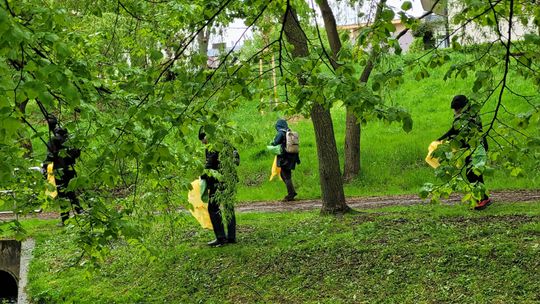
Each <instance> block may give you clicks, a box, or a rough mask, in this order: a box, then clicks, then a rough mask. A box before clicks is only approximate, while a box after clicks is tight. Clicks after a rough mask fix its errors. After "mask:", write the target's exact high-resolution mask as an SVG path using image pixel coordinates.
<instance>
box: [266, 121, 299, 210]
mask: <svg viewBox="0 0 540 304" xmlns="http://www.w3.org/2000/svg"><path fill="white" fill-rule="evenodd" d="M289 130H290V129H289V125H288V124H287V121H286V120H284V119H278V121H277V122H276V131H277V134H276V136H275V137H274V141H273V142H272V145H273V146H277V145H281V154H280V155H278V156H277V166H278V167H280V168H281V173H280V176H281V179H282V180H283V182H284V183H285V186H286V187H287V195H286V196H285V197H284V198H283V201H284V202H290V201H294V198H295V197H296V195H297V193H296V191H295V190H294V184H293V181H292V170H294V169H295V168H296V164H300V156H299V155H298V153H288V152H287V151H285V147H286V146H287V136H286V135H287V131H289Z"/></svg>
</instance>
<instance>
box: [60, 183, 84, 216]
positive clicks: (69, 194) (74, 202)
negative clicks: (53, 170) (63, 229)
mask: <svg viewBox="0 0 540 304" xmlns="http://www.w3.org/2000/svg"><path fill="white" fill-rule="evenodd" d="M68 184H69V180H67V181H62V180H60V181H58V183H57V188H56V189H57V191H58V197H59V198H63V199H66V200H68V201H69V203H70V204H71V208H72V209H73V210H75V212H76V213H77V214H81V213H82V212H83V208H82V207H81V204H80V203H79V199H78V198H77V195H76V194H75V192H73V191H65V189H66V188H67V186H68ZM60 207H61V208H62V212H61V213H60V218H61V219H62V223H64V222H65V221H67V220H68V219H69V210H65V209H64V208H63V206H60Z"/></svg>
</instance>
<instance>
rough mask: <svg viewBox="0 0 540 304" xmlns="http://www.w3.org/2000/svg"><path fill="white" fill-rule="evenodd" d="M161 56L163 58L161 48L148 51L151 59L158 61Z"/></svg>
mask: <svg viewBox="0 0 540 304" xmlns="http://www.w3.org/2000/svg"><path fill="white" fill-rule="evenodd" d="M161 58H163V53H162V52H161V50H152V52H151V53H150V59H152V60H153V61H159V60H160V59H161Z"/></svg>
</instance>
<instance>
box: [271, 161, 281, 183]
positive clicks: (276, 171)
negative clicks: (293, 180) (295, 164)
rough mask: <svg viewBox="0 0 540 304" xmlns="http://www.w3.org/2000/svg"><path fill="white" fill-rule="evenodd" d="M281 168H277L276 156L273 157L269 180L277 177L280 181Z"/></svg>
mask: <svg viewBox="0 0 540 304" xmlns="http://www.w3.org/2000/svg"><path fill="white" fill-rule="evenodd" d="M280 173H281V168H280V167H278V166H277V155H276V156H275V157H274V163H273V164H272V174H270V180H273V179H274V176H276V175H277V177H278V178H279V179H280V180H281V175H280Z"/></svg>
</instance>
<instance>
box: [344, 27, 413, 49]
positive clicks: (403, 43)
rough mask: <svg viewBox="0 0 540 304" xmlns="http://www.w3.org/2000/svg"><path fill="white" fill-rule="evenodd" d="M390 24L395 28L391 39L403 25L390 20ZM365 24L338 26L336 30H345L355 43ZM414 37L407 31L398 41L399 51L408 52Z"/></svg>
mask: <svg viewBox="0 0 540 304" xmlns="http://www.w3.org/2000/svg"><path fill="white" fill-rule="evenodd" d="M392 24H393V25H394V26H395V27H396V31H395V32H394V33H393V35H392V36H393V37H395V36H397V35H398V34H399V33H401V31H403V30H404V29H405V25H404V24H403V23H402V22H401V20H399V19H396V20H392ZM367 25H368V24H367V23H362V24H350V25H339V26H338V30H342V31H343V30H346V31H349V33H350V37H351V39H352V40H353V41H356V38H357V37H358V34H359V33H360V30H361V29H362V28H363V27H365V26H367ZM413 40H414V37H413V35H412V33H411V31H407V32H406V33H405V35H403V36H401V37H400V38H399V40H398V42H399V46H400V47H401V50H402V51H403V52H407V51H408V50H409V47H410V46H411V43H412V42H413Z"/></svg>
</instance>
